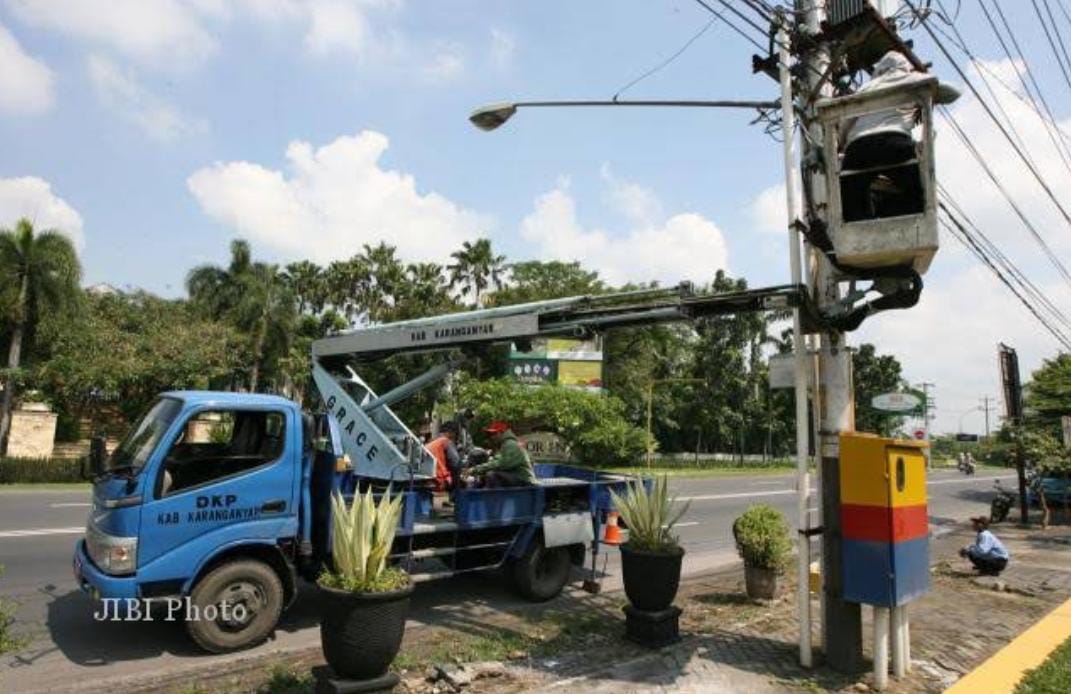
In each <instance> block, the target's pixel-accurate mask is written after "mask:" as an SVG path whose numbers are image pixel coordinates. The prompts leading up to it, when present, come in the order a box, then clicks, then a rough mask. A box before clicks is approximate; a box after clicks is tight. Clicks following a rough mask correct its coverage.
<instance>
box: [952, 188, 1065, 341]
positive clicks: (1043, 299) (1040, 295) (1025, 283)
mask: <svg viewBox="0 0 1071 694" xmlns="http://www.w3.org/2000/svg"><path fill="white" fill-rule="evenodd" d="M937 192H938V195H939V196H940V198H941V200H942V202H941V204H942V205H943V204H945V203H947V204H948V205H950V206H951V207H952V208H953V209H954V210H955V212H956V213H957V214H958V215H959V216H960V218H961V220H962V221H963V222H964V223H965V224H966V225H967V226H968V227H970V228H971V229H973V231H974V233H975V234H976V235H977V240H979V241H980V242H981V244H982V245H983V246H984V247H985V248H986V249H987V251H988V252H989V253H990V254H991V255H992V256H993V257H995V258H996V259H997V261H998V262H999V263H1000V264H1001V266H1003V267H1004V268H1005V269H1006V270H1007V272H1008V274H1009V275H1011V276H1012V277H1013V278H1014V279H1015V280H1016V281H1017V282H1018V283H1019V285H1020V286H1022V287H1023V288H1024V289H1025V290H1026V291H1027V293H1029V294H1030V295H1031V296H1033V297H1034V298H1035V300H1036V301H1037V302H1038V303H1040V304H1041V305H1042V306H1043V307H1044V308H1045V309H1046V310H1047V311H1048V312H1049V314H1050V315H1051V316H1052V317H1053V318H1055V319H1056V320H1057V321H1059V322H1060V323H1063V325H1064V326H1065V327H1067V328H1071V319H1068V317H1067V315H1066V314H1064V312H1063V311H1062V310H1060V309H1059V308H1058V307H1057V306H1056V304H1054V303H1053V302H1052V301H1051V300H1050V299H1049V297H1048V296H1046V295H1045V293H1044V292H1043V291H1041V289H1039V288H1038V287H1037V285H1035V284H1034V283H1033V282H1032V281H1031V280H1030V278H1029V277H1027V276H1026V275H1025V274H1024V273H1023V272H1022V270H1020V269H1019V267H1018V266H1017V265H1016V264H1015V263H1014V262H1013V261H1012V260H1011V258H1009V257H1008V256H1007V255H1005V254H1004V252H1003V251H1001V250H1000V248H999V247H997V245H996V244H995V243H993V241H992V240H991V239H990V238H989V237H988V236H987V235H986V234H985V232H983V231H982V230H981V228H979V227H978V225H977V224H975V223H974V222H973V221H972V220H971V218H970V216H969V215H968V214H967V212H966V211H965V210H964V209H963V207H962V205H960V204H959V203H958V202H957V201H956V200H955V198H953V197H952V194H951V193H949V192H948V190H946V189H945V188H944V186H942V185H941V184H940V183H938V184H937Z"/></svg>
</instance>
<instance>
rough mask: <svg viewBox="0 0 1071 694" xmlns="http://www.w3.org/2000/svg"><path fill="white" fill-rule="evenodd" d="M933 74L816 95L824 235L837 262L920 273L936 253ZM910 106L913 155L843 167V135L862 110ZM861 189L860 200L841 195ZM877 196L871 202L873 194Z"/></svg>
mask: <svg viewBox="0 0 1071 694" xmlns="http://www.w3.org/2000/svg"><path fill="white" fill-rule="evenodd" d="M937 87H938V81H937V78H936V77H933V76H931V75H922V74H918V75H917V77H916V78H914V79H910V80H905V81H904V82H902V83H900V84H895V85H890V86H888V87H883V88H881V89H875V90H872V91H865V92H859V93H856V94H851V95H848V96H842V97H836V98H831V99H822V100H820V101H818V103H817V104H816V107H817V112H818V118H819V120H820V121H821V123H822V126H823V132H824V133H825V136H824V143H823V147H824V150H823V153H824V155H825V156H824V159H825V167H826V174H827V179H826V180H828V181H829V182H830V184H829V191H828V193H829V230H828V232H829V237H830V240H831V241H832V243H833V251H834V253H835V255H836V260H837V262H838V263H839V264H840V265H842V266H848V267H857V268H866V269H877V268H890V267H911V268H912V269H914V270H915V272H917V273H919V274H920V275H921V274H923V273H925V272H926V270H927V269H929V267H930V262H931V261H932V260H933V256H934V254H936V253H937V248H938V236H937V196H936V180H935V178H934V163H933V102H934V97H935V95H936V93H937ZM904 109H913V110H915V112H916V126H915V128H914V131H913V132H912V141H913V142H914V150H915V152H914V156H913V157H909V158H907V159H906V160H904V161H901V162H898V163H896V164H892V165H883V166H876V167H871V168H865V169H856V170H845V169H844V168H843V163H844V152H843V150H844V140H845V137H846V134H847V130H848V128H849V126H850V125H851V123H852V122H853V121H855V120H856V119H858V118H860V117H863V116H873V115H875V114H881V113H884V112H887V111H890V112H891V111H901V112H903V110H904ZM858 195H863V196H866V197H865V199H863V200H855V199H850V200H846V199H845V198H846V196H849V197H853V198H854V197H855V196H858ZM875 201H877V202H875Z"/></svg>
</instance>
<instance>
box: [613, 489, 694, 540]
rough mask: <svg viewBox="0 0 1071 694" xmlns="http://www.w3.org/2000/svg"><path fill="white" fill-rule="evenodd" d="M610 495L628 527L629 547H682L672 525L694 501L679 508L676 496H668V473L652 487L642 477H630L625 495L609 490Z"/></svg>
mask: <svg viewBox="0 0 1071 694" xmlns="http://www.w3.org/2000/svg"><path fill="white" fill-rule="evenodd" d="M610 498H611V499H612V500H613V502H614V506H615V507H616V508H617V511H618V513H620V514H621V518H622V519H623V520H624V521H625V525H626V526H628V544H629V546H630V547H632V548H633V549H638V550H644V551H653V552H661V551H670V550H674V549H675V548H676V547H678V546H679V545H678V543H677V537H676V536H675V535H673V533H672V531H673V526H674V525H676V524H677V521H679V520H680V519H681V516H683V515H684V514H685V513H686V512H687V511H688V507H689V506H690V505H691V502H690V501H689V502H688V503H686V504H684V505H683V506H681V507H680V508H679V509H677V508H676V507H677V506H678V504H677V498H676V497H672V498H671V497H670V496H669V483H668V481H667V478H666V476H665V475H662V476H661V477H656V478H655V479H654V481H653V482H652V484H651V486H650V489H648V487H647V486H646V485H645V484H644V483H643V481H641V480H631V481H630V482H628V487H627V490H626V492H625V493H624V494H623V495H621V494H617V493H616V492H615V491H613V490H610Z"/></svg>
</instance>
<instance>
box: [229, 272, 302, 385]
mask: <svg viewBox="0 0 1071 694" xmlns="http://www.w3.org/2000/svg"><path fill="white" fill-rule="evenodd" d="M237 285H238V287H239V288H240V290H241V291H240V294H241V296H240V298H239V300H238V303H237V304H236V305H235V306H234V309H233V311H232V315H233V319H234V322H235V324H236V325H237V326H238V328H239V329H241V330H243V331H245V332H246V333H248V334H249V335H250V338H251V340H252V342H251V351H252V356H253V366H252V370H251V371H250V375H249V390H250V391H251V392H256V390H257V385H258V382H259V380H260V372H261V370H262V368H263V363H264V357H265V355H267V354H268V353H272V354H276V355H279V354H283V355H285V354H286V353H287V351H288V350H289V348H290V340H291V337H292V336H293V334H294V323H295V322H296V320H297V313H296V311H295V307H296V302H295V300H294V293H293V291H292V290H291V289H290V287H289V285H288V283H287V281H286V279H285V277H284V276H283V274H282V273H281V272H279V266H278V265H269V264H267V263H254V264H253V265H252V267H251V268H250V269H249V271H248V272H245V273H243V274H241V275H239V276H238V281H237Z"/></svg>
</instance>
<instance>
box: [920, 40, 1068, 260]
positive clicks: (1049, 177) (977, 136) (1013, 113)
mask: <svg viewBox="0 0 1071 694" xmlns="http://www.w3.org/2000/svg"><path fill="white" fill-rule="evenodd" d="M985 65H986V66H987V67H988V70H989V71H990V72H995V73H997V74H998V75H999V76H1001V81H1002V82H1004V84H1007V85H1016V84H1017V82H1016V78H1015V77H1014V74H1015V73H1014V70H1015V68H1014V66H1013V64H1012V63H1009V62H1008V61H999V62H992V63H985ZM983 74H985V75H986V77H988V78H989V80H990V83H991V85H992V86H993V89H994V90H995V92H996V94H997V96H998V98H999V103H1000V106H1001V107H1002V108H1003V110H1004V112H1006V113H1007V114H1008V117H1009V118H1010V120H1011V123H1012V124H1013V125H1011V126H1009V125H1006V126H1005V127H1006V128H1008V129H1009V132H1011V128H1012V127H1014V130H1015V133H1017V134H1018V135H1019V136H1021V137H1022V140H1023V143H1024V145H1025V151H1026V152H1027V153H1028V154H1029V155H1030V157H1031V158H1032V160H1033V161H1034V163H1035V164H1036V167H1037V170H1038V171H1039V172H1040V174H1041V176H1042V178H1043V179H1044V180H1045V181H1046V182H1047V184H1048V185H1049V186H1050V187H1051V188H1052V190H1053V192H1054V194H1055V196H1056V198H1057V199H1059V200H1060V201H1061V203H1062V204H1063V206H1064V208H1065V209H1068V210H1071V202H1068V201H1069V200H1071V173H1069V171H1068V168H1067V167H1066V166H1065V164H1064V163H1063V161H1062V160H1061V159H1060V155H1059V151H1058V150H1057V149H1056V147H1054V146H1053V143H1052V140H1051V139H1050V136H1049V134H1048V133H1047V131H1046V129H1045V127H1044V124H1043V121H1042V120H1041V119H1040V118H1039V117H1038V115H1037V114H1036V113H1035V112H1034V111H1033V110H1032V109H1031V108H1030V107H1029V106H1027V105H1026V103H1024V101H1022V100H1020V99H1019V98H1016V97H1015V96H1014V95H1012V94H1011V93H1010V92H1009V91H1008V90H1007V89H1006V88H1005V87H1004V86H1003V85H1002V84H1001V82H999V81H997V80H994V79H993V78H992V77H991V76H990V74H989V72H984V73H983ZM971 79H972V81H973V82H974V83H975V84H976V85H977V86H978V87H979V89H982V85H981V81H980V77H979V76H978V73H977V72H973V73H972V74H971ZM983 93H984V92H983ZM987 100H989V101H992V100H991V99H988V98H987ZM994 111H995V112H996V113H997V115H998V116H999V115H1000V111H999V110H998V109H996V108H994ZM952 113H953V116H954V118H955V120H956V122H957V123H959V125H960V126H961V127H962V128H963V130H964V131H965V132H966V134H967V137H968V139H969V140H970V142H971V143H972V144H973V145H974V147H975V148H976V149H977V150H978V151H980V152H981V153H982V155H983V156H984V157H985V159H986V161H987V162H988V163H989V165H990V167H991V169H992V170H993V172H994V173H995V174H996V176H997V178H998V179H1000V181H1001V183H1002V184H1003V186H1004V187H1005V189H1006V190H1007V191H1008V193H1009V194H1010V195H1011V197H1012V198H1014V199H1015V200H1016V201H1018V202H1019V203H1020V206H1021V207H1022V208H1023V210H1024V212H1025V214H1026V216H1027V217H1028V218H1029V219H1030V220H1031V221H1032V222H1033V223H1034V225H1035V226H1036V227H1037V229H1038V230H1039V232H1040V233H1041V235H1042V236H1043V237H1044V238H1045V239H1046V240H1047V241H1048V242H1049V244H1050V245H1052V246H1053V248H1054V250H1055V251H1056V252H1057V254H1060V251H1064V253H1065V254H1066V253H1067V252H1068V251H1071V224H1069V223H1068V221H1067V220H1065V219H1064V218H1063V217H1062V215H1061V214H1060V213H1059V212H1058V211H1057V209H1056V207H1055V206H1054V205H1053V203H1052V202H1051V200H1049V198H1048V197H1047V196H1046V195H1045V193H1044V192H1043V190H1042V189H1041V187H1040V185H1039V184H1038V182H1037V180H1036V179H1035V178H1034V176H1033V175H1032V174H1030V173H1029V171H1028V170H1027V169H1026V167H1025V166H1024V164H1023V162H1022V159H1020V158H1019V156H1018V155H1017V154H1016V153H1015V151H1014V150H1013V149H1012V147H1011V145H1009V144H1008V141H1007V139H1006V138H1005V137H1004V136H1003V135H1002V134H1001V132H1000V130H998V129H997V127H996V126H995V125H993V123H992V121H991V120H990V119H989V116H988V115H987V114H986V112H985V110H984V109H983V107H982V105H981V104H979V102H978V101H977V100H976V99H974V98H973V96H972V95H970V93H969V92H968V93H966V94H964V96H963V97H962V98H961V99H960V101H959V102H957V103H956V104H955V105H954V106H953V107H952ZM935 125H936V127H937V132H938V137H937V140H936V147H937V152H936V167H937V171H938V179H939V180H940V181H941V183H942V185H944V186H945V188H947V189H948V190H949V191H950V192H951V193H952V195H953V196H954V197H955V198H956V199H957V200H958V201H959V202H960V203H961V204H962V205H963V206H964V207H965V208H966V209H967V212H968V213H969V214H970V215H971V217H972V218H973V219H974V220H975V221H976V222H977V223H979V224H980V225H981V226H982V227H983V230H984V231H985V232H986V233H987V234H988V235H989V236H990V237H991V238H993V239H994V241H997V242H998V243H999V242H1000V241H1003V242H1004V244H1002V245H1006V246H1007V247H1008V248H1009V249H1010V250H1011V251H1013V252H1014V253H1013V257H1014V258H1015V259H1016V260H1017V261H1020V262H1022V263H1024V264H1025V263H1033V261H1034V260H1036V259H1038V258H1040V253H1041V251H1040V250H1039V249H1038V247H1037V245H1036V244H1035V243H1034V241H1033V240H1031V239H1029V238H1028V237H1027V234H1028V232H1027V230H1026V229H1025V228H1024V226H1023V224H1022V222H1020V221H1019V219H1018V218H1017V217H1016V216H1015V213H1014V212H1013V211H1012V209H1011V208H1010V207H1009V206H1008V203H1007V202H1006V201H1005V199H1004V197H1003V196H1002V195H1001V194H1000V192H999V191H998V189H997V188H996V187H995V186H994V185H993V183H992V182H991V181H990V180H989V178H988V176H987V175H986V174H985V173H984V171H983V170H982V169H981V168H980V167H979V165H978V164H977V162H976V161H975V159H974V157H973V156H972V155H971V153H970V152H969V151H968V150H967V148H965V147H964V146H963V145H962V144H961V143H960V141H959V139H958V138H957V137H956V135H955V132H953V130H952V129H951V127H949V126H948V125H947V124H946V123H945V122H944V120H943V119H941V118H937V117H935ZM1060 125H1061V127H1062V128H1063V130H1064V132H1065V133H1071V119H1069V120H1064V121H1061V122H1060ZM1015 133H1013V134H1015ZM1064 262H1065V264H1068V261H1067V260H1065V261H1064ZM1042 265H1044V263H1042Z"/></svg>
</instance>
